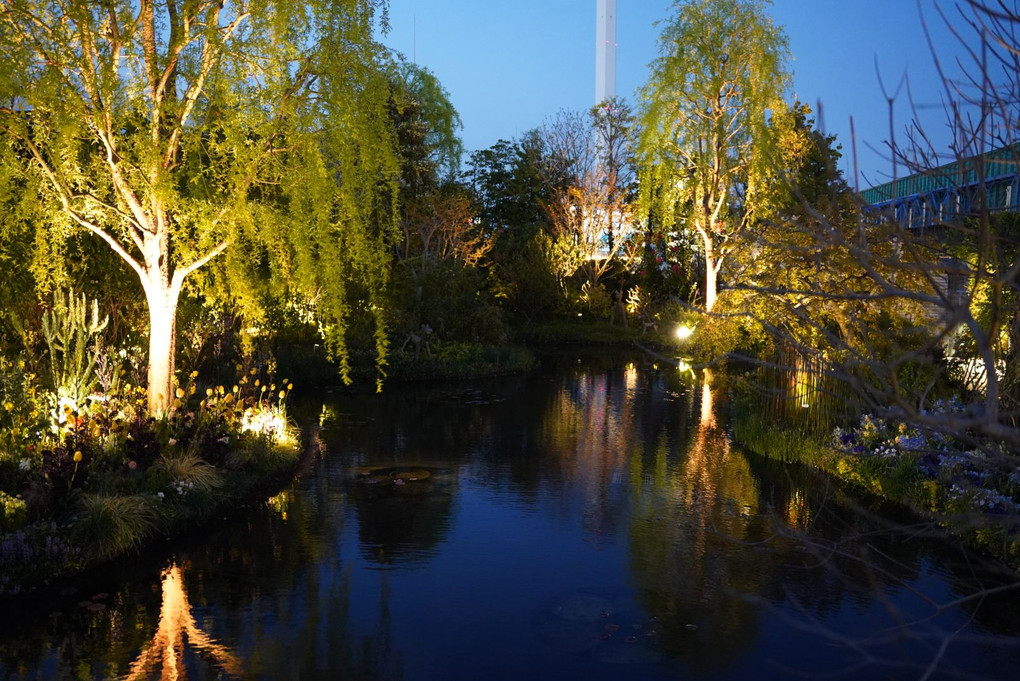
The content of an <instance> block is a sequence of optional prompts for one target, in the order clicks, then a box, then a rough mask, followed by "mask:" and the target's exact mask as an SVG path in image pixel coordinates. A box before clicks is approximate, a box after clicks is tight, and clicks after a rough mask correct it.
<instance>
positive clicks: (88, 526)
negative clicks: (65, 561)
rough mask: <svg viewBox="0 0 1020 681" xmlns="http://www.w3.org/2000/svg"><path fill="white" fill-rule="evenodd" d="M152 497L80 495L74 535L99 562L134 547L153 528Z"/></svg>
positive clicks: (139, 543)
mask: <svg viewBox="0 0 1020 681" xmlns="http://www.w3.org/2000/svg"><path fill="white" fill-rule="evenodd" d="M152 503H153V502H152V498H151V497H147V496H143V495H137V494H136V495H131V496H107V495H104V494H83V495H82V497H81V500H80V502H79V508H78V513H77V515H76V517H75V524H74V533H75V537H76V539H77V540H78V542H80V544H81V545H82V546H84V547H86V548H87V550H88V552H89V554H91V555H93V556H94V557H95V558H97V559H99V560H103V559H106V558H110V557H113V556H116V555H120V554H122V553H124V552H126V551H128V550H130V549H134V548H137V547H138V546H140V545H141V543H142V542H143V541H144V540H145V539H146V538H148V536H149V535H150V534H151V533H152V532H153V531H154V530H155V528H156V526H157V520H158V516H157V514H156V512H155V511H154V509H153V506H152Z"/></svg>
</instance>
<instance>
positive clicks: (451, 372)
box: [392, 342, 535, 380]
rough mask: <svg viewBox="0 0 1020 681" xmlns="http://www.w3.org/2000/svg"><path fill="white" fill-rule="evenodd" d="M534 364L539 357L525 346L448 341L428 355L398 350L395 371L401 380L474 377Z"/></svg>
mask: <svg viewBox="0 0 1020 681" xmlns="http://www.w3.org/2000/svg"><path fill="white" fill-rule="evenodd" d="M534 366H535V357H534V356H533V355H532V354H531V353H530V352H528V350H526V349H524V348H521V347H517V346H513V345H505V344H503V345H480V344H476V343H465V342H444V343H437V344H436V345H435V347H434V348H433V351H432V352H431V354H429V355H427V356H425V355H419V356H418V357H417V358H416V357H414V356H413V355H411V354H408V353H404V352H396V353H394V355H393V365H392V371H393V374H392V375H393V377H394V378H396V379H399V380H434V379H437V378H443V379H446V378H472V377H478V376H498V375H501V374H513V373H520V372H522V371H527V370H529V369H531V368H533V367H534Z"/></svg>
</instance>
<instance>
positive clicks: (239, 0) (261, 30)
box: [0, 0, 398, 414]
mask: <svg viewBox="0 0 1020 681" xmlns="http://www.w3.org/2000/svg"><path fill="white" fill-rule="evenodd" d="M385 9H386V3H385V0H319V1H315V2H307V3H291V2H282V1H281V2H277V1H276V0H194V1H187V2H184V1H181V0H136V1H131V0H109V1H108V2H102V3H95V2H87V1H85V0H3V1H2V2H0V52H2V53H3V54H4V55H5V57H4V59H5V66H4V68H3V70H2V73H0V102H2V103H3V107H2V109H0V131H2V133H3V136H4V137H5V142H6V144H7V145H8V148H7V150H6V152H7V158H6V159H5V162H6V161H10V162H16V163H18V164H20V166H21V168H22V169H23V170H24V171H25V172H26V173H27V175H28V176H29V177H30V178H32V179H31V180H30V183H29V186H30V187H31V188H33V189H34V190H35V191H37V192H38V194H39V197H40V198H39V200H38V202H36V205H37V206H38V207H39V210H40V214H39V216H38V218H39V221H38V223H37V227H39V228H42V229H43V230H44V232H45V233H46V234H47V235H48V236H49V237H50V238H51V239H56V240H61V239H63V238H65V237H66V236H68V235H69V234H71V233H72V232H74V231H76V230H78V231H80V230H87V231H88V232H91V233H92V234H94V235H95V236H96V237H97V238H99V239H101V240H102V241H103V242H105V243H106V244H107V245H108V246H109V247H110V248H111V249H113V251H114V252H115V253H116V254H117V255H118V256H120V258H122V259H123V260H124V262H126V263H127V264H128V265H129V266H130V268H131V269H132V270H133V271H134V273H135V274H136V275H137V276H138V279H139V281H140V282H141V286H142V290H143V291H144V296H145V300H146V302H147V305H148V310H149V369H148V383H149V386H148V388H149V394H148V401H149V409H150V411H151V412H152V413H154V414H161V413H164V412H166V411H167V410H168V408H169V407H170V405H171V401H172V399H173V390H174V388H173V376H174V354H175V352H174V350H175V340H174V339H175V326H176V311H177V305H178V301H179V299H180V296H181V292H182V287H183V286H184V283H185V279H186V278H188V276H189V275H190V274H191V273H193V272H196V271H197V270H199V269H200V268H203V267H204V266H206V265H207V264H208V263H210V261H212V260H213V259H214V258H217V256H220V255H221V254H223V253H224V252H227V257H226V258H225V260H224V259H221V260H223V264H224V265H225V267H224V268H223V269H224V271H225V272H226V274H227V279H226V282H227V283H228V284H231V283H236V284H238V286H237V289H236V290H234V291H232V292H231V293H230V294H229V295H228V296H227V297H230V298H232V299H233V302H235V303H238V304H240V305H241V306H242V307H243V308H244V311H245V312H247V313H249V314H253V315H255V316H257V315H258V305H257V300H256V297H255V296H252V295H248V293H247V290H246V288H245V287H244V286H243V285H241V284H242V283H243V281H244V280H245V278H246V277H247V276H248V274H249V272H250V271H251V270H253V269H255V268H256V267H257V266H261V267H262V269H265V268H267V267H268V268H269V270H270V271H271V274H272V275H274V276H276V277H278V278H281V279H283V280H284V281H286V282H287V284H288V285H290V286H293V287H294V290H295V291H296V292H298V293H299V294H301V295H303V296H305V297H307V298H309V299H311V298H312V297H315V299H316V300H317V301H318V307H317V311H318V314H319V317H320V319H319V322H320V327H321V328H322V329H324V330H325V335H326V341H327V347H328V348H329V349H330V351H331V352H332V353H333V354H334V356H335V357H336V358H337V359H338V360H339V362H340V367H341V373H342V374H343V375H344V377H345V378H346V377H347V374H348V370H349V367H348V365H347V348H346V344H345V341H344V333H343V331H344V327H345V320H346V319H347V317H348V315H349V314H350V312H351V310H352V307H353V305H354V301H353V300H352V298H351V294H350V292H349V284H350V283H351V281H353V280H358V281H360V282H361V283H363V284H364V285H365V286H364V289H365V290H368V291H370V292H372V291H380V290H382V288H383V286H381V284H382V283H384V282H385V278H386V263H387V258H386V255H385V245H386V241H387V238H388V232H389V231H390V229H391V227H392V222H390V223H389V224H390V227H384V228H383V229H378V228H374V227H373V225H377V224H378V222H377V220H373V218H378V216H379V215H380V214H384V215H385V214H387V212H388V213H390V214H391V215H392V203H393V200H394V199H393V196H394V192H395V177H396V174H397V165H398V164H397V161H396V157H395V154H394V151H393V142H392V133H391V128H390V126H389V118H388V117H387V115H386V106H387V101H388V92H389V91H388V87H387V85H388V83H387V78H386V76H385V74H384V72H383V70H382V68H381V66H382V63H383V60H384V59H385V52H384V50H383V49H382V48H381V47H380V46H379V45H378V44H377V43H376V42H375V40H374V38H373V32H374V31H375V29H376V25H377V20H378V18H379V15H380V14H384V13H385ZM383 18H384V17H383ZM37 241H38V242H40V243H45V239H37ZM373 307H374V306H373ZM376 344H377V351H378V352H379V353H380V355H382V354H383V353H384V352H385V347H386V335H385V329H383V328H382V324H381V322H379V321H378V320H377V331H376Z"/></svg>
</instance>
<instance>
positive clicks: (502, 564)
mask: <svg viewBox="0 0 1020 681" xmlns="http://www.w3.org/2000/svg"><path fill="white" fill-rule="evenodd" d="M600 361H602V362H603V363H602V364H596V363H592V362H581V363H578V362H577V361H576V359H575V358H569V361H566V360H564V361H558V362H557V361H554V362H551V363H550V366H549V367H548V368H547V369H546V370H545V371H543V372H538V373H535V374H533V375H530V376H525V377H514V378H508V379H500V380H497V381H483V382H475V383H471V384H464V385H461V386H452V387H449V388H444V389H442V390H435V389H433V388H401V389H395V388H394V389H391V390H389V391H388V392H387V393H385V394H383V395H382V396H372V397H352V398H344V399H340V400H336V401H334V402H331V403H329V404H327V406H326V408H325V409H324V410H323V414H324V415H325V417H324V418H323V422H324V425H323V430H322V434H321V435H322V439H323V442H324V443H325V448H324V453H323V454H322V455H321V456H320V457H319V458H317V459H315V460H313V461H310V462H309V465H308V469H307V472H306V474H305V476H304V477H303V478H302V479H301V480H300V481H299V482H298V483H296V484H295V485H294V486H292V487H291V488H290V489H288V490H286V491H285V492H284V493H282V494H280V495H278V496H277V497H275V498H274V499H273V500H271V502H270V503H268V504H266V505H265V506H264V507H261V508H255V509H249V510H248V511H246V512H244V513H241V514H239V515H235V516H234V517H233V518H232V519H231V520H229V521H226V522H225V523H224V524H223V525H222V526H221V527H220V529H219V530H218V531H217V530H215V529H210V528H206V530H205V531H204V532H203V536H202V538H200V539H195V540H191V541H189V542H185V543H184V544H182V545H178V546H176V547H171V548H169V549H167V550H166V552H165V553H163V554H157V555H156V556H154V557H153V558H152V559H151V560H150V561H148V562H145V561H142V562H140V563H138V564H136V565H133V566H130V565H128V564H125V565H122V566H120V567H119V568H118V570H119V571H118V572H112V573H110V577H109V580H108V581H107V582H106V583H103V584H101V585H99V586H98V587H97V588H96V589H95V590H94V591H101V592H103V594H105V593H109V594H112V595H109V596H108V597H107V598H104V599H100V600H101V604H102V605H103V607H102V608H99V607H98V605H99V604H98V603H97V600H96V599H97V598H98V596H97V597H96V598H93V599H90V600H89V601H88V603H87V605H88V607H84V606H80V605H78V603H77V601H78V600H79V599H80V597H78V596H73V597H70V598H69V599H68V602H66V603H62V604H58V605H56V606H50V605H46V606H37V607H32V606H28V607H24V608H21V609H20V610H19V612H22V613H25V614H23V615H22V616H21V619H20V620H19V621H18V622H17V627H14V626H12V622H11V621H10V619H11V618H8V620H9V621H7V622H6V623H4V622H3V621H0V678H5V679H6V678H10V679H19V680H20V679H36V678H77V679H91V678H175V677H176V678H184V677H185V676H186V677H187V678H192V679H204V678H251V679H279V678H341V677H342V678H359V679H387V680H391V679H408V680H413V679H432V678H443V679H476V678H488V677H492V678H557V677H562V678H581V677H584V678H586V679H616V678H619V677H620V676H621V675H624V676H627V677H634V678H647V679H675V678H694V679H698V678H712V679H744V678H756V679H769V678H789V677H790V675H791V674H802V675H807V676H808V677H812V676H817V675H819V674H823V673H824V674H834V675H835V677H836V678H851V679H852V678H883V677H884V678H903V677H904V676H907V677H908V678H909V677H916V678H920V677H921V676H922V675H923V674H924V671H925V669H926V667H927V666H928V665H929V664H931V665H933V667H934V668H935V669H937V670H938V673H936V674H934V675H933V676H932V678H953V677H954V675H956V674H957V673H958V674H959V675H968V674H969V675H971V677H972V678H973V677H977V678H991V679H996V678H1002V679H1007V678H1013V675H1012V674H1013V673H1014V670H1015V669H1016V666H1017V664H1018V663H1020V651H1018V650H1017V649H1016V647H1015V646H1013V645H1012V643H1013V642H1014V641H1016V640H1018V639H1017V638H1016V636H1015V634H1016V632H1020V621H1018V619H1020V614H1018V613H1020V608H1018V607H1017V606H1018V599H1017V598H1016V597H1015V596H1014V595H1013V594H1012V593H1009V592H1006V593H985V596H986V597H985V598H978V597H977V596H975V594H977V593H981V592H986V591H987V590H988V589H989V588H994V587H995V586H996V585H998V584H1004V583H1005V584H1007V585H1011V584H1012V581H1010V580H1009V579H1003V578H1002V577H1001V576H999V575H996V574H994V573H993V572H986V571H982V570H983V569H982V570H978V569H977V568H976V567H975V565H976V564H977V561H975V560H974V559H973V557H972V556H967V555H966V554H963V553H960V552H958V551H952V550H950V549H948V548H947V547H946V546H944V545H942V544H940V543H939V542H937V541H929V540H927V539H923V538H920V539H919V536H920V535H922V534H924V532H925V528H923V527H920V526H916V527H915V526H910V525H906V526H905V525H904V524H903V520H904V519H902V518H896V517H895V516H890V512H889V511H888V510H887V509H881V510H880V511H877V510H876V509H875V508H872V507H871V502H869V501H860V500H854V499H853V498H850V497H848V496H847V495H846V493H845V492H843V491H841V490H838V489H834V488H832V487H829V486H827V484H826V483H825V482H824V480H822V479H820V478H818V477H817V476H815V475H813V474H812V473H810V472H809V471H799V470H796V469H791V468H790V467H788V466H783V465H781V464H776V463H774V462H769V461H765V460H762V459H757V458H754V457H749V456H746V455H745V454H744V453H743V452H742V451H741V450H740V449H739V448H738V447H735V446H734V445H733V444H732V443H731V442H730V440H729V439H728V437H727V436H726V431H725V427H726V404H725V400H724V397H725V376H723V375H712V374H710V373H709V374H706V375H705V376H703V377H701V379H700V381H699V382H697V383H685V382H684V380H682V379H681V377H680V376H679V375H678V374H677V372H675V371H666V370H661V371H660V370H659V369H658V368H656V367H655V366H653V365H650V364H646V363H644V362H642V361H641V360H640V359H639V358H632V359H630V360H615V359H608V360H600ZM313 412H314V413H319V408H318V405H316V407H315V409H314V410H313ZM890 519H892V520H895V521H896V522H890ZM906 520H907V522H911V521H909V519H906ZM908 539H909V540H908ZM965 561H972V562H970V563H967V562H965ZM166 565H170V567H165V566H166ZM160 576H161V581H157V577H160ZM83 588H84V587H83ZM89 593H93V590H92V589H91V588H90V590H89ZM950 603H953V605H951V606H948V605H946V604H950ZM54 610H56V612H57V613H58V614H57V615H56V616H50V615H49V613H50V612H53V611H54ZM2 619H3V618H0V620H2ZM621 665H626V667H621ZM939 674H941V675H942V676H941V677H940V676H939Z"/></svg>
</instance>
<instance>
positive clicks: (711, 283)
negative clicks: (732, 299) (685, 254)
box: [701, 230, 719, 312]
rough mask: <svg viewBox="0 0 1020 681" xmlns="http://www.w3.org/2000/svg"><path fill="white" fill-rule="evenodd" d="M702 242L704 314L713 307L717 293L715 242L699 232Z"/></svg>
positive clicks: (706, 234) (708, 235) (702, 232)
mask: <svg viewBox="0 0 1020 681" xmlns="http://www.w3.org/2000/svg"><path fill="white" fill-rule="evenodd" d="M701 238H702V242H703V243H704V244H705V312H711V311H712V308H713V307H715V299H716V295H717V293H718V287H719V284H718V278H717V275H718V272H719V270H718V263H717V262H716V256H715V242H714V241H713V240H712V236H711V235H710V234H709V233H708V232H707V231H706V230H701Z"/></svg>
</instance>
